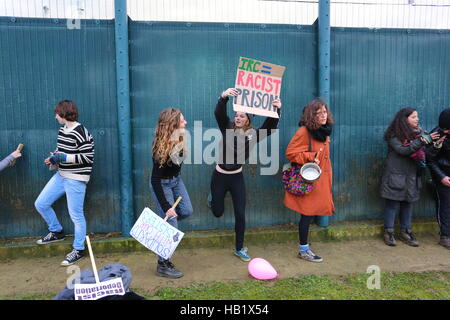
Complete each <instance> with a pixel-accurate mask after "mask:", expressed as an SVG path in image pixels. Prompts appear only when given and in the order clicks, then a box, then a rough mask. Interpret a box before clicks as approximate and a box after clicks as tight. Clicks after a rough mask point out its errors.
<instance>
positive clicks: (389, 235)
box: [384, 229, 397, 247]
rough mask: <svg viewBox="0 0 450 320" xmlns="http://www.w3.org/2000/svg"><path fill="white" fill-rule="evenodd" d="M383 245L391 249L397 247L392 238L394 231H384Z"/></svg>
mask: <svg viewBox="0 0 450 320" xmlns="http://www.w3.org/2000/svg"><path fill="white" fill-rule="evenodd" d="M384 243H386V244H387V245H388V246H391V247H395V246H396V245H397V243H396V242H395V237H394V229H385V230H384Z"/></svg>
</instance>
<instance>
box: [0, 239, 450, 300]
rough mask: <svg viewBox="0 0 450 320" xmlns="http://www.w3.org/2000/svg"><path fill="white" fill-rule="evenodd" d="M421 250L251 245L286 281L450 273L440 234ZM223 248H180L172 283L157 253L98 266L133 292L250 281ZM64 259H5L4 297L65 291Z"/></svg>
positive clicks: (104, 260)
mask: <svg viewBox="0 0 450 320" xmlns="http://www.w3.org/2000/svg"><path fill="white" fill-rule="evenodd" d="M419 240H420V242H421V246H420V247H418V248H413V247H409V246H407V245H406V244H404V243H401V242H399V243H398V245H397V246H396V247H388V246H386V245H385V244H384V243H383V242H382V241H381V240H377V239H371V240H358V241H345V242H344V241H337V242H316V243H313V244H312V249H313V251H314V252H316V254H318V255H320V256H322V257H323V258H324V262H322V263H312V262H308V261H304V260H300V259H298V258H297V255H296V254H297V250H298V249H297V244H296V243H285V244H271V245H264V246H262V245H261V246H251V247H249V254H250V255H251V256H252V258H257V257H259V258H264V259H266V260H267V261H269V262H270V263H271V264H272V265H273V267H274V268H275V269H276V270H277V271H278V273H279V277H280V278H290V277H297V276H304V275H309V274H316V275H344V274H349V273H366V272H367V268H368V267H369V266H370V265H377V266H379V267H380V269H381V271H382V272H423V271H450V251H449V250H448V249H445V248H444V247H442V246H440V245H438V244H437V242H438V237H437V236H426V237H419ZM232 252H233V250H232V248H230V249H223V248H213V249H211V248H208V249H206V248H199V249H180V250H178V251H176V252H175V254H174V256H173V258H172V261H173V262H174V264H175V265H176V267H177V268H179V269H180V270H181V271H183V273H184V277H182V278H180V279H167V278H162V277H158V276H157V275H156V274H155V269H156V256H155V255H154V254H153V253H151V252H150V251H149V252H148V253H145V252H139V253H126V254H110V255H105V254H102V255H96V263H97V267H98V268H99V269H100V268H101V267H102V266H104V265H106V264H110V263H120V264H124V265H126V266H127V267H128V268H129V269H130V270H131V274H132V277H133V280H132V284H131V288H133V289H139V290H140V291H141V292H147V293H149V294H151V293H153V292H155V291H156V290H158V289H160V288H161V287H166V286H171V287H175V286H186V285H189V284H192V283H202V282H209V281H228V280H247V279H249V275H248V270H247V265H248V263H246V262H243V261H241V260H239V259H238V258H237V257H235V256H234V255H233V254H232ZM63 258H64V257H52V258H39V259H25V258H20V259H16V260H9V261H3V262H1V263H0V283H1V286H0V299H1V298H7V297H9V298H11V297H14V296H24V295H33V294H48V293H50V294H53V293H55V294H56V293H57V292H59V291H60V290H61V289H63V288H64V286H65V284H66V280H67V278H68V277H69V276H70V274H68V273H67V269H66V268H65V267H61V266H60V265H59V263H60V262H61V261H62V259H63ZM78 265H79V267H80V268H81V270H84V269H91V262H90V259H89V257H86V258H85V259H83V260H81V261H80V263H79V264H78Z"/></svg>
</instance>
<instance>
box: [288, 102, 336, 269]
mask: <svg viewBox="0 0 450 320" xmlns="http://www.w3.org/2000/svg"><path fill="white" fill-rule="evenodd" d="M332 125H333V117H332V115H331V113H330V110H329V109H328V106H327V104H326V103H325V102H324V101H322V100H321V99H314V100H313V101H311V102H310V103H309V104H308V105H307V106H306V107H305V108H304V109H303V115H302V117H301V119H300V122H299V126H300V128H299V129H298V130H297V132H296V133H295V135H294V137H293V138H292V139H291V141H290V142H289V145H288V146H287V149H286V158H287V159H288V160H289V161H291V162H293V163H297V164H299V165H303V164H305V163H307V162H315V163H316V164H318V165H319V166H320V169H321V170H322V174H321V175H320V177H319V179H318V180H317V181H315V182H314V189H313V190H312V192H311V193H309V194H307V195H295V194H293V193H289V192H287V191H285V196H284V205H285V206H286V207H288V208H289V209H292V210H294V211H296V212H298V213H300V221H299V224H298V229H299V240H300V246H299V254H298V257H299V258H301V259H305V260H308V261H312V262H322V258H321V257H319V256H317V255H315V254H314V253H313V252H312V251H311V249H310V248H309V244H308V232H309V225H310V223H311V220H312V218H313V217H314V216H331V215H332V214H333V213H334V203H333V198H332V195H331V185H332V169H331V161H330V135H331V129H332Z"/></svg>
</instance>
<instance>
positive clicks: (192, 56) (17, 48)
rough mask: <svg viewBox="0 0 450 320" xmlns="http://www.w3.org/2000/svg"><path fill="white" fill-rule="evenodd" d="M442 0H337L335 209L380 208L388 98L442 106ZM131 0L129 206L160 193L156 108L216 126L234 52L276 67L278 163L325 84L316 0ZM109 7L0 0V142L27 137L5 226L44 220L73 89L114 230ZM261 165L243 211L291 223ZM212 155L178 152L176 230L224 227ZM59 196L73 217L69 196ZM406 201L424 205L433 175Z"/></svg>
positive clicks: (97, 214) (356, 214)
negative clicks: (54, 154) (180, 193)
mask: <svg viewBox="0 0 450 320" xmlns="http://www.w3.org/2000/svg"><path fill="white" fill-rule="evenodd" d="M449 7H450V1H414V2H412V1H387V0H385V1H372V0H366V1H332V2H331V6H330V25H331V27H332V28H331V50H330V71H331V72H330V76H329V80H330V96H329V102H330V106H331V108H332V111H333V113H334V115H335V120H336V126H335V128H334V133H333V139H332V157H333V169H334V199H335V204H336V214H335V215H334V216H333V217H332V218H331V220H330V222H331V223H338V222H341V221H358V220H366V219H381V218H382V207H383V202H382V200H381V199H380V197H379V196H378V180H379V177H380V175H381V169H382V166H383V159H384V156H385V152H386V146H385V143H384V142H383V140H382V135H383V131H384V129H385V128H386V126H387V125H388V123H389V121H390V120H391V118H392V117H393V115H394V113H395V112H396V110H398V109H399V108H401V107H403V106H406V105H410V106H413V107H415V108H417V109H418V111H419V114H420V116H421V122H422V125H423V126H424V127H425V128H427V129H431V128H432V127H433V126H434V125H435V124H436V121H437V116H438V114H439V112H440V110H442V109H443V108H448V107H450V93H449V90H448V88H449V87H450V86H449V85H450V57H449V55H448V54H446V53H447V52H449V49H450V31H449V29H450V28H449V16H450V15H449V14H448V10H449ZM127 12H128V16H129V17H130V19H131V20H130V21H129V22H128V37H129V43H128V49H129V57H128V58H129V59H128V61H129V65H130V68H129V77H130V102H131V105H130V111H131V112H130V118H129V119H128V120H129V123H130V124H131V141H132V145H131V146H130V148H131V157H130V159H131V160H130V162H131V165H130V167H131V168H132V172H131V178H132V188H130V189H132V190H133V194H132V199H131V200H132V202H133V207H134V212H132V213H131V215H132V216H133V219H136V218H137V216H138V215H139V213H140V212H141V211H142V209H143V207H144V206H150V207H153V208H154V204H153V203H151V201H150V191H149V186H148V179H149V176H150V172H151V168H152V164H151V154H150V146H151V141H152V138H153V132H154V126H155V124H156V121H157V116H158V113H159V111H160V110H161V109H163V108H165V107H169V106H175V107H179V108H181V109H182V110H183V113H184V114H185V116H186V118H187V120H188V122H189V124H188V128H189V129H190V130H193V128H194V124H195V121H201V125H202V127H203V129H204V130H206V129H208V128H213V127H215V126H216V125H215V119H214V116H213V112H212V110H213V108H214V105H215V102H216V98H217V96H218V95H219V93H220V92H221V91H222V90H223V89H225V88H227V87H230V86H232V85H233V84H234V77H235V70H236V67H237V66H236V64H237V61H238V58H239V56H249V57H255V58H258V59H260V60H264V61H270V62H273V63H276V64H280V65H284V66H286V74H285V77H284V79H283V88H282V100H283V117H282V119H281V122H280V126H279V129H280V131H279V132H280V135H279V138H280V139H279V150H278V151H277V156H278V159H279V160H278V162H279V163H278V165H279V167H280V168H281V166H282V164H283V163H284V162H286V159H285V158H284V150H285V148H286V146H287V144H288V143H289V140H290V138H291V137H292V135H293V133H294V132H295V130H296V128H297V121H298V118H299V115H300V110H301V108H302V107H303V106H304V105H305V104H306V103H307V102H308V101H309V100H310V99H312V98H313V97H315V96H317V95H319V92H320V90H319V84H318V82H319V74H318V69H319V63H318V55H317V50H318V28H317V24H316V23H315V22H316V20H317V18H318V1H256V0H254V1H234V0H233V1H206V0H195V1H186V0H185V1H176V0H165V1H156V0H155V1H143V0H135V1H131V0H129V1H128V9H127ZM114 16H115V12H114V1H112V0H104V1H101V0H100V1H69V0H66V1H44V0H42V1H31V0H30V1H26V0H23V1H12V0H4V1H3V2H0V50H1V58H0V110H1V113H2V117H0V133H1V134H0V157H2V156H5V155H6V154H8V153H9V152H11V151H12V150H13V149H14V148H15V146H16V145H17V144H18V143H19V142H22V143H24V144H25V152H24V157H23V158H22V159H20V161H18V162H17V164H16V166H15V167H14V168H9V169H7V170H5V171H3V172H1V173H0V212H1V215H0V237H15V236H34V235H40V234H42V233H45V224H44V222H43V221H42V219H41V218H40V216H39V214H38V213H37V211H36V210H35V209H34V206H33V203H34V200H35V199H36V197H37V195H38V194H39V192H40V191H41V189H42V188H43V186H44V185H45V183H46V182H47V181H48V179H49V178H50V176H51V172H49V171H48V169H47V168H46V166H44V165H43V163H42V159H43V158H44V157H45V156H46V154H47V153H48V152H49V151H51V150H52V149H53V148H54V144H55V139H56V133H57V130H58V125H57V123H56V122H55V120H54V118H53V108H54V105H55V104H56V103H57V102H58V101H59V100H62V99H72V100H74V101H76V102H77V104H78V105H79V108H80V115H81V117H80V122H82V123H83V124H84V125H85V126H86V127H87V128H88V129H89V130H90V131H91V132H92V134H93V136H94V140H95V143H96V158H95V164H94V170H93V175H92V178H91V182H90V183H89V185H88V191H87V194H86V197H87V198H86V202H85V211H86V217H87V220H88V231H89V232H111V231H123V228H122V227H123V225H122V223H123V215H124V214H128V213H126V212H124V210H123V207H122V206H121V201H122V200H123V199H122V197H123V192H122V191H121V190H122V187H123V183H122V182H121V181H122V180H121V177H120V175H119V172H121V163H122V162H121V161H122V159H121V158H120V156H119V155H120V154H121V153H123V152H122V151H121V149H120V148H119V144H120V136H121V131H120V128H119V123H120V121H121V117H120V116H118V110H119V109H120V104H119V103H118V100H117V96H118V93H119V94H120V92H121V89H118V85H117V80H120V79H118V75H117V72H118V71H117V70H118V69H117V68H118V67H119V66H120V62H118V61H119V60H118V59H117V51H116V49H117V41H118V40H117V37H115V21H114ZM119 51H120V50H119ZM119 83H120V81H119ZM258 118H259V117H258ZM261 123H262V119H256V121H255V124H256V125H258V124H261ZM200 138H202V137H200ZM205 145H206V141H204V142H203V143H202V148H204V147H205ZM261 167H262V165H261V164H259V165H248V166H246V167H245V169H244V171H245V175H246V178H245V179H246V185H247V189H248V191H247V193H248V194H247V197H248V204H247V225H248V226H250V227H251V226H270V225H277V224H285V223H291V222H293V223H296V222H297V219H298V217H297V215H296V214H295V213H293V212H291V211H289V210H287V209H286V208H284V206H283V204H282V198H283V192H282V189H281V185H280V179H281V177H280V171H279V172H278V174H277V175H274V176H261V175H259V170H260V168H261ZM212 170H213V166H212V165H209V164H205V163H203V164H200V165H196V164H193V165H185V166H184V167H183V170H182V171H183V173H182V174H183V178H184V179H185V182H186V185H187V188H188V191H189V193H190V196H191V200H192V202H193V206H194V210H195V213H194V215H193V216H192V217H191V218H189V219H187V220H185V221H182V222H181V228H182V229H183V230H204V229H230V228H233V226H234V219H233V213H232V204H231V199H230V198H229V197H227V198H226V207H227V209H226V212H225V215H224V217H223V218H222V219H216V218H214V217H212V214H211V213H210V212H209V210H208V208H207V206H206V196H207V194H208V192H209V179H210V175H211V172H212ZM55 209H56V211H57V212H58V216H59V217H61V218H62V219H61V220H62V224H63V226H64V227H65V228H67V230H68V231H69V232H70V231H71V228H72V224H71V222H70V219H69V217H68V214H67V207H66V205H65V199H61V200H59V201H58V202H57V203H56V206H55ZM415 214H416V215H417V216H423V217H431V216H433V215H434V202H433V198H432V196H431V194H430V193H429V192H428V190H427V189H425V190H424V192H423V196H422V200H421V201H420V202H419V203H418V204H417V205H416V206H415ZM133 221H134V220H133Z"/></svg>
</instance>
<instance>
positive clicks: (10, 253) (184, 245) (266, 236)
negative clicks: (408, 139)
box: [0, 221, 439, 261]
mask: <svg viewBox="0 0 450 320" xmlns="http://www.w3.org/2000/svg"><path fill="white" fill-rule="evenodd" d="M413 229H414V233H416V234H418V235H420V234H432V235H437V234H438V233H439V227H438V225H437V223H436V222H434V221H423V222H415V223H414V226H413ZM382 234H383V226H382V225H381V224H367V223H352V224H347V225H331V226H329V227H327V228H323V227H312V228H311V229H310V240H311V242H316V241H348V240H362V239H371V238H379V239H380V240H381V237H382ZM234 239H235V235H234V231H232V230H226V231H217V230H213V231H201V232H195V231H192V232H187V233H186V236H185V237H184V238H183V240H182V241H181V243H180V245H179V247H178V248H177V250H183V249H192V248H213V247H217V248H227V247H229V248H233V247H234ZM297 241H298V231H297V227H296V226H295V225H291V226H286V227H285V228H283V229H272V228H268V229H264V228H249V229H248V230H247V231H246V234H245V242H246V244H248V245H252V244H253V245H264V244H269V243H285V242H297ZM91 242H92V247H93V250H94V252H95V254H108V253H126V252H139V251H140V252H146V251H148V249H147V248H145V247H144V246H143V245H141V244H140V243H139V242H138V241H136V240H135V239H134V238H111V239H106V240H105V239H103V240H91ZM71 244H72V237H69V238H68V239H66V240H65V241H62V242H58V243H53V244H48V245H44V246H42V245H37V244H34V243H30V242H28V243H17V244H13V245H3V246H0V261H4V260H9V259H17V258H43V257H51V256H64V255H66V254H67V253H68V252H69V251H70V250H72V245H71Z"/></svg>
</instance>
